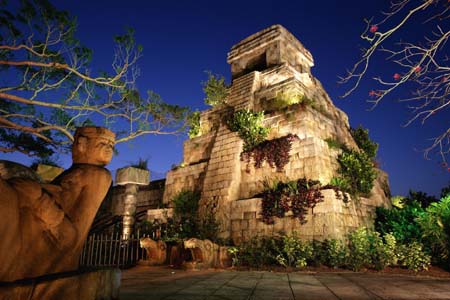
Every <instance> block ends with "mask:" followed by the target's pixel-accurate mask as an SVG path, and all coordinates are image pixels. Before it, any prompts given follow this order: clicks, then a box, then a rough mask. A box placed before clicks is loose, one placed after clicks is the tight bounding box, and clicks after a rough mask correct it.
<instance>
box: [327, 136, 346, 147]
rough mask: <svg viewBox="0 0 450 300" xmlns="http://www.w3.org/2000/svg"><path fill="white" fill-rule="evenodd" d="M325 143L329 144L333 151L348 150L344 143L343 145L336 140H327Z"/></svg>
mask: <svg viewBox="0 0 450 300" xmlns="http://www.w3.org/2000/svg"><path fill="white" fill-rule="evenodd" d="M324 141H325V142H326V143H327V145H328V147H329V148H331V149H346V148H347V146H345V144H344V143H342V142H340V141H338V140H336V139H334V138H326V139H325V140H324Z"/></svg>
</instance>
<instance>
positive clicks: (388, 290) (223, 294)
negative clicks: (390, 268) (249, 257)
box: [120, 266, 450, 300]
mask: <svg viewBox="0 0 450 300" xmlns="http://www.w3.org/2000/svg"><path fill="white" fill-rule="evenodd" d="M144 299H146V300H159V299H161V300H200V299H202V300H228V299H229V300H241V299H254V300H269V299H271V300H272V299H273V300H288V299H289V300H290V299H297V300H300V299H301V300H316V299H317V300H327V299H330V300H337V299H341V300H350V299H352V300H353V299H354V300H372V299H408V300H411V299H420V300H426V299H450V278H445V279H442V278H431V277H419V276H417V277H416V276H406V275H387V274H366V273H350V272H348V273H347V272H345V273H316V274H309V273H302V272H295V273H274V272H267V271H265V272H260V271H230V270H207V271H183V270H173V269H169V268H167V267H144V266H137V267H135V268H132V269H130V270H125V271H123V273H122V286H121V292H120V300H144Z"/></svg>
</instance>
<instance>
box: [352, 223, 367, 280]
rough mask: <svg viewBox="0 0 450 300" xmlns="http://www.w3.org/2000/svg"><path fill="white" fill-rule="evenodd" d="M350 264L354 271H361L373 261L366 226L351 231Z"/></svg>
mask: <svg viewBox="0 0 450 300" xmlns="http://www.w3.org/2000/svg"><path fill="white" fill-rule="evenodd" d="M348 241H349V250H350V252H349V257H348V261H347V263H348V265H349V267H350V268H351V269H352V270H353V271H359V270H361V268H363V267H367V266H369V265H370V264H371V263H372V259H371V256H370V244H371V243H370V240H369V236H368V233H367V229H366V228H365V227H361V228H358V229H356V230H355V231H353V232H352V233H350V235H349V237H348Z"/></svg>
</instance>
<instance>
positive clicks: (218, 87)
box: [202, 71, 228, 106]
mask: <svg viewBox="0 0 450 300" xmlns="http://www.w3.org/2000/svg"><path fill="white" fill-rule="evenodd" d="M206 73H208V80H207V81H206V82H202V85H203V92H204V93H205V95H206V97H205V99H204V100H205V104H208V105H211V106H216V105H220V104H223V103H225V99H226V98H227V96H228V88H227V86H226V84H225V78H224V77H223V76H219V75H214V74H212V73H211V72H210V71H207V72H206Z"/></svg>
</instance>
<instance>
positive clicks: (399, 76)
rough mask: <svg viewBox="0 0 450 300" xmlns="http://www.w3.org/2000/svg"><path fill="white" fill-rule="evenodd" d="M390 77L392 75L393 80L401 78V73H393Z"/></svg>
mask: <svg viewBox="0 0 450 300" xmlns="http://www.w3.org/2000/svg"><path fill="white" fill-rule="evenodd" d="M392 77H394V79H395V80H399V79H400V78H402V75H400V74H398V73H395V74H394V76H392Z"/></svg>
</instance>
